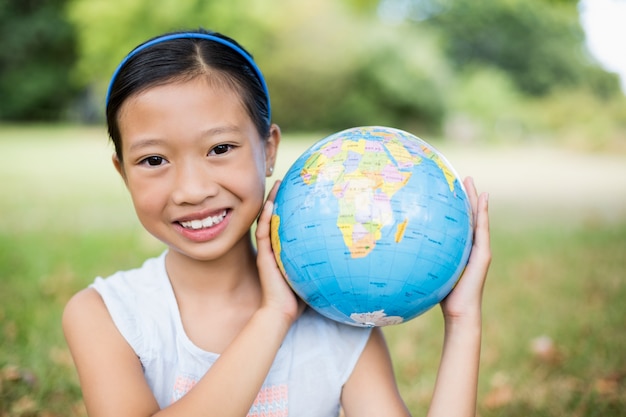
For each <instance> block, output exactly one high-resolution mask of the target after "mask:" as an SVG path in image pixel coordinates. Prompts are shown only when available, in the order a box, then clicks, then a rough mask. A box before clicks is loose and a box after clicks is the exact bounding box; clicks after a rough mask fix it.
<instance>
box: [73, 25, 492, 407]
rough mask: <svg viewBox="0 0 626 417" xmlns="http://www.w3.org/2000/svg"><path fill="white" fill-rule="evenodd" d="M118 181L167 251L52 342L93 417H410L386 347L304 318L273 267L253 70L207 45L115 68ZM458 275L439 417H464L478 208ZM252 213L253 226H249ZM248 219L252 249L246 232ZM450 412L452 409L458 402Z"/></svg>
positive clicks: (91, 300) (365, 332)
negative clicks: (63, 343)
mask: <svg viewBox="0 0 626 417" xmlns="http://www.w3.org/2000/svg"><path fill="white" fill-rule="evenodd" d="M107 122H108V128H109V134H110V136H111V139H112V141H113V143H114V146H115V153H114V155H113V164H114V166H115V168H116V170H117V171H118V172H119V174H120V175H121V177H122V179H123V180H124V182H125V183H126V186H127V188H128V190H129V191H130V194H131V197H132V200H133V204H134V207H135V210H136V212H137V216H138V218H139V220H140V221H141V223H142V225H143V226H144V227H145V228H146V229H147V230H148V231H149V232H150V233H151V234H152V235H154V236H155V237H156V238H158V239H160V240H161V241H162V242H164V243H165V244H166V245H167V250H166V251H165V252H164V253H163V254H162V255H161V256H159V257H157V258H154V259H149V260H147V261H146V262H145V263H144V265H143V266H141V267H140V268H138V269H135V270H131V271H123V272H118V273H116V274H114V275H112V276H111V277H108V278H106V279H102V278H97V279H96V281H95V282H94V283H93V285H91V286H90V287H89V288H87V289H85V290H83V291H81V292H79V293H78V294H76V295H75V296H74V297H73V298H72V299H71V300H70V301H69V302H68V304H67V306H66V309H65V312H64V316H63V328H64V332H65V335H66V339H67V341H68V344H69V347H70V350H71V353H72V356H73V358H74V361H75V364H76V367H77V370H78V375H79V378H80V382H81V387H82V391H83V396H84V401H85V404H86V407H87V411H88V414H89V415H90V416H115V417H124V416H129V417H130V416H133V417H135V416H152V415H155V416H185V417H192V416H222V417H224V416H246V415H248V416H261V415H263V416H287V415H292V416H297V417H303V416H315V417H320V416H322V417H323V416H337V415H338V414H339V410H340V406H342V407H343V409H344V412H345V415H346V416H348V417H350V416H359V417H363V416H383V415H384V416H407V415H409V412H408V411H407V409H406V407H405V405H404V403H403V401H402V399H401V398H400V396H399V394H398V389H397V387H396V383H395V381H394V376H393V371H392V365H391V360H390V358H389V353H388V351H387V348H386V345H385V341H384V338H383V335H382V332H381V331H380V329H378V328H375V329H373V330H369V329H362V328H355V327H350V326H344V325H341V324H338V323H335V322H332V321H330V320H327V319H325V318H323V317H321V316H320V315H318V314H317V313H315V312H314V311H313V310H311V309H307V308H305V307H304V305H303V304H302V303H301V302H300V301H299V300H298V299H297V297H296V296H295V295H294V294H293V292H292V291H291V289H290V288H289V286H288V284H287V283H286V282H285V280H284V278H283V276H282V275H281V273H280V271H279V270H278V268H277V266H276V262H275V260H274V257H273V254H272V249H271V245H270V237H269V222H270V217H271V212H272V203H273V197H274V195H275V192H276V185H275V186H274V188H273V189H272V190H271V191H270V193H269V197H268V198H267V201H265V203H264V195H265V178H266V177H268V176H270V175H271V174H272V170H273V166H274V162H275V159H276V151H277V149H278V145H279V142H280V138H281V133H280V130H279V128H278V126H277V125H275V124H271V119H270V104H269V95H268V91H267V87H266V85H265V81H264V79H263V76H262V74H261V72H260V71H259V69H258V68H257V66H256V64H255V63H254V61H253V59H252V57H251V56H250V55H249V54H248V53H247V52H246V51H245V50H244V49H242V48H241V47H240V46H239V45H238V44H237V43H236V42H235V41H234V40H232V39H229V38H227V37H224V36H223V35H220V34H217V33H211V32H205V31H195V32H180V33H172V34H167V35H163V36H160V37H158V38H155V39H152V40H151V41H148V42H147V43H145V44H142V45H140V46H139V47H137V48H136V49H135V50H133V51H131V53H130V54H129V55H128V56H127V57H126V58H125V59H124V60H123V61H122V63H121V64H120V66H119V67H118V69H117V71H116V72H115V74H114V76H113V79H112V81H111V84H110V87H109V92H108V94H107ZM465 185H466V187H467V189H468V192H469V195H470V199H471V202H472V207H473V210H474V217H475V224H476V230H475V241H474V242H475V243H474V248H473V251H472V255H471V258H470V262H469V265H468V266H467V269H466V271H465V273H464V275H463V278H462V279H461V281H460V282H459V284H458V285H457V286H456V288H455V290H454V291H453V292H452V293H451V294H450V295H449V296H448V297H447V298H446V299H445V300H444V301H443V302H442V303H441V306H442V310H443V314H444V317H445V339H444V349H443V353H442V359H441V365H440V370H439V374H438V378H437V381H436V383H435V391H434V396H433V400H432V405H431V410H430V414H431V415H433V416H473V415H474V413H475V403H476V386H477V378H478V364H479V353H480V338H481V303H482V293H483V284H484V280H485V277H486V274H487V269H488V266H489V263H490V257H491V255H490V247H489V230H488V229H489V227H488V226H489V225H488V216H487V195H486V194H483V195H481V196H480V197H479V196H478V195H477V193H476V189H475V187H474V185H473V183H472V181H471V179H466V180H465ZM259 213H260V214H259ZM257 218H258V225H257V230H256V236H255V237H256V247H257V249H255V246H254V245H253V241H252V236H251V232H250V228H251V226H252V224H253V223H254V221H255V220H257ZM451 399H454V400H453V401H451Z"/></svg>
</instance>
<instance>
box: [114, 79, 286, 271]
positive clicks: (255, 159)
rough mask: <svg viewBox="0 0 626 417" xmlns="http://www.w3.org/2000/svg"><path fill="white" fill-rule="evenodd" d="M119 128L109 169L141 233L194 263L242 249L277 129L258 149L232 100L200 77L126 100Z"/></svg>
mask: <svg viewBox="0 0 626 417" xmlns="http://www.w3.org/2000/svg"><path fill="white" fill-rule="evenodd" d="M119 126H120V133H121V137H122V155H123V162H120V161H119V160H118V159H117V158H116V157H115V156H114V158H113V159H114V164H115V166H116V168H117V169H118V171H119V172H120V174H121V175H122V177H123V178H124V181H125V182H126V185H127V187H128V189H129V191H130V194H131V197H132V200H133V204H134V206H135V210H136V212H137V216H138V218H139V220H140V221H141V223H142V224H143V226H144V227H145V228H146V230H148V232H150V233H151V234H152V235H154V236H155V237H156V238H158V239H159V240H161V241H162V242H164V243H165V244H167V245H168V246H169V247H170V248H171V249H173V250H175V251H177V252H179V253H181V254H183V255H185V256H188V257H190V258H193V259H197V260H214V259H218V258H219V257H221V256H223V255H224V254H225V253H227V252H229V251H230V250H231V249H232V248H233V247H236V246H238V247H240V246H241V245H242V244H243V245H244V246H245V247H249V246H248V245H247V243H249V241H250V238H249V230H250V226H251V225H252V224H253V222H254V220H255V219H256V217H257V215H258V213H259V211H260V209H261V207H262V204H263V200H264V195H265V177H266V176H268V175H269V174H270V173H271V168H272V167H273V166H274V161H275V156H276V150H277V146H278V143H279V141H280V131H279V129H278V127H277V126H272V129H271V135H270V138H269V139H268V140H266V141H263V140H262V139H261V138H260V137H259V134H258V132H257V130H256V128H255V126H254V124H253V122H252V120H251V119H250V117H249V116H248V113H247V112H246V110H245V108H244V107H243V105H242V104H241V100H240V98H239V96H238V94H237V93H236V92H235V91H232V90H231V89H229V88H227V87H216V86H213V85H211V84H209V82H208V81H207V80H206V79H205V78H203V77H198V78H196V79H193V80H191V81H185V82H173V83H169V84H165V85H162V86H155V87H152V88H150V89H148V90H146V91H144V92H141V93H139V94H137V95H134V96H131V97H130V98H128V100H127V101H126V102H125V103H124V104H123V106H122V108H121V109H120V113H119ZM246 242H247V243H246Z"/></svg>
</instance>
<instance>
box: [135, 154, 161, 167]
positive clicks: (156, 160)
mask: <svg viewBox="0 0 626 417" xmlns="http://www.w3.org/2000/svg"><path fill="white" fill-rule="evenodd" d="M140 163H141V164H142V165H149V166H151V167H156V166H159V165H163V164H164V163H165V159H163V157H161V156H149V157H147V158H145V159H143V160H142V161H141V162H140Z"/></svg>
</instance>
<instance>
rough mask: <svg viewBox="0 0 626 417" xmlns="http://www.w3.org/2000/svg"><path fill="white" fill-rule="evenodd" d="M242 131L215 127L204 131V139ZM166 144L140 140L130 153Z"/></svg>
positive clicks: (130, 149)
mask: <svg viewBox="0 0 626 417" xmlns="http://www.w3.org/2000/svg"><path fill="white" fill-rule="evenodd" d="M240 131H241V129H240V128H239V127H238V126H235V125H224V126H218V127H214V128H210V129H207V130H204V131H202V137H204V138H207V137H212V136H219V135H223V134H227V133H238V132H240ZM165 143H166V141H165V140H163V139H156V138H148V139H139V140H137V141H135V142H134V143H133V144H132V145H130V148H129V151H134V150H137V149H141V148H148V147H151V146H159V145H163V144H165Z"/></svg>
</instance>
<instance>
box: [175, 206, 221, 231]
mask: <svg viewBox="0 0 626 417" xmlns="http://www.w3.org/2000/svg"><path fill="white" fill-rule="evenodd" d="M226 213H227V211H226V210H224V211H223V212H222V213H221V214H219V215H217V216H208V217H206V218H204V219H200V220H189V221H185V222H179V223H180V225H181V226H182V227H184V228H185V229H192V230H199V229H205V228H209V227H212V226H215V225H216V224H220V223H221V222H222V221H223V220H224V218H225V217H226Z"/></svg>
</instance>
